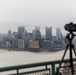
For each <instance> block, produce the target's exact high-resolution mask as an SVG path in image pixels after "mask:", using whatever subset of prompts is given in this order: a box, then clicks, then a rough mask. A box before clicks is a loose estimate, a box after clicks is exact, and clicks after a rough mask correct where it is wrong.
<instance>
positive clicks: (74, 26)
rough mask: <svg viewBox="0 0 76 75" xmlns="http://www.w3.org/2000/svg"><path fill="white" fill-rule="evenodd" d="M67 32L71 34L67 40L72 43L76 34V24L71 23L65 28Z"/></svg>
mask: <svg viewBox="0 0 76 75" xmlns="http://www.w3.org/2000/svg"><path fill="white" fill-rule="evenodd" d="M64 28H65V30H66V31H68V32H69V33H68V34H67V36H66V37H67V39H68V40H69V43H72V40H73V38H74V36H76V34H74V33H73V32H76V24H73V22H70V23H68V24H66V25H65V26H64Z"/></svg>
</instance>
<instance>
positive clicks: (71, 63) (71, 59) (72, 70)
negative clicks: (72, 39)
mask: <svg viewBox="0 0 76 75" xmlns="http://www.w3.org/2000/svg"><path fill="white" fill-rule="evenodd" d="M72 48H73V45H72V44H70V51H69V52H70V68H71V73H72V75H74V69H73V57H72V56H73V55H72Z"/></svg>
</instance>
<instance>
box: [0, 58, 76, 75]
mask: <svg viewBox="0 0 76 75" xmlns="http://www.w3.org/2000/svg"><path fill="white" fill-rule="evenodd" d="M60 61H61V60H56V61H48V62H40V63H33V64H25V65H17V66H9V67H2V68H0V72H5V71H12V70H16V74H14V73H13V74H11V75H22V74H23V75H26V73H33V72H37V71H38V72H39V71H44V70H49V74H48V75H55V70H56V65H57V64H59V63H60ZM69 61H70V60H69V59H66V60H64V61H63V63H67V62H69ZM73 61H76V58H74V59H73ZM48 65H51V67H50V68H48ZM42 66H45V68H43V69H41V70H34V71H28V72H23V73H20V70H21V69H28V68H34V67H35V68H37V67H42ZM35 75H36V74H35ZM37 75H38V74H37ZM39 75H40V74H39Z"/></svg>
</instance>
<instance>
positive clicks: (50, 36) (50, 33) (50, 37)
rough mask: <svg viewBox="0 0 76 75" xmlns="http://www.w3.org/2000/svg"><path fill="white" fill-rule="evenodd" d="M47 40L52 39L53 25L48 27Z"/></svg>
mask: <svg viewBox="0 0 76 75" xmlns="http://www.w3.org/2000/svg"><path fill="white" fill-rule="evenodd" d="M45 33H46V40H50V41H52V27H49V28H48V27H46V32H45Z"/></svg>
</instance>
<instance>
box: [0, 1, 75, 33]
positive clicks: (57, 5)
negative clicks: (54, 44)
mask: <svg viewBox="0 0 76 75" xmlns="http://www.w3.org/2000/svg"><path fill="white" fill-rule="evenodd" d="M75 2H76V1H75V0H64V1H61V0H32V1H31V0H11V1H10V0H0V32H1V33H6V32H7V31H8V30H9V29H10V30H12V31H16V30H17V27H18V26H20V25H24V26H25V27H27V28H26V29H27V30H28V31H31V30H33V29H34V27H35V26H36V25H38V26H40V27H41V32H42V33H43V32H44V29H45V27H46V26H52V28H53V30H55V28H56V27H59V28H60V29H61V30H62V33H63V34H66V31H65V30H64V25H65V24H67V23H69V22H74V23H76V16H75V13H76V9H75V7H76V4H75Z"/></svg>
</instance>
